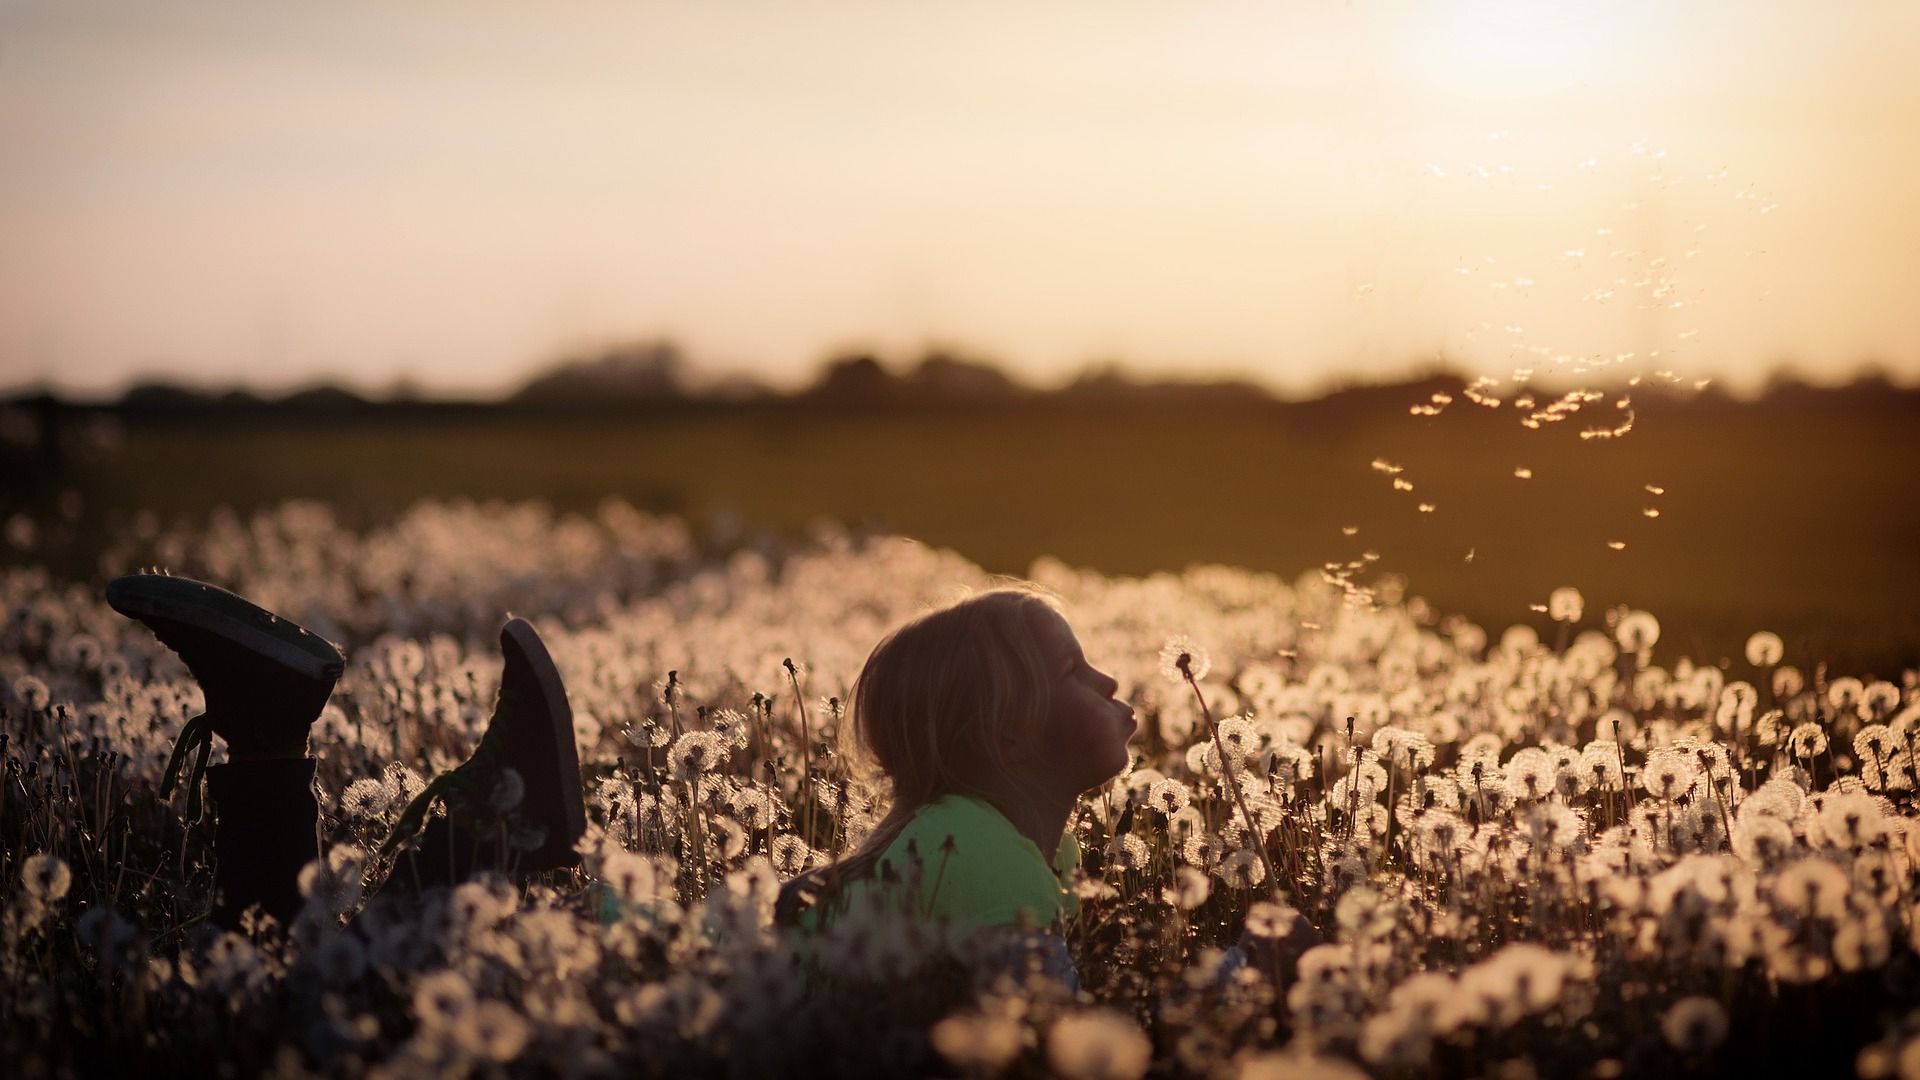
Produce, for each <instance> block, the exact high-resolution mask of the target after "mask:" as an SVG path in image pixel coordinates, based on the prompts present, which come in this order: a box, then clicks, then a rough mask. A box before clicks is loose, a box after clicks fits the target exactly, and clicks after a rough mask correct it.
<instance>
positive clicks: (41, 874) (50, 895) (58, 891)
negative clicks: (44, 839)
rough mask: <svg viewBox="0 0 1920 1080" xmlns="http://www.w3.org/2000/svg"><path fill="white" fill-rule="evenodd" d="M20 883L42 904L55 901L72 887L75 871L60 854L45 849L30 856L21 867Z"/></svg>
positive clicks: (29, 894) (28, 893)
mask: <svg viewBox="0 0 1920 1080" xmlns="http://www.w3.org/2000/svg"><path fill="white" fill-rule="evenodd" d="M20 885H21V887H22V888H24V889H26V891H27V895H28V896H30V897H32V898H33V899H34V900H36V901H38V902H40V903H42V904H51V903H55V902H57V901H58V900H60V898H61V897H64V896H66V895H67V889H69V888H70V887H72V885H73V871H72V870H71V869H69V868H68V866H67V864H66V863H65V862H64V861H63V860H62V859H61V858H60V856H58V855H52V854H49V853H47V852H44V851H43V852H40V853H38V854H35V855H30V856H28V857H27V861H26V862H25V863H24V864H23V865H22V866H21V867H20Z"/></svg>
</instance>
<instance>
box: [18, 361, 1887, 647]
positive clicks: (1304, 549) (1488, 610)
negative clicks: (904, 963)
mask: <svg viewBox="0 0 1920 1080" xmlns="http://www.w3.org/2000/svg"><path fill="white" fill-rule="evenodd" d="M1912 401H1913V396H1912V395H1891V396H1889V397H1888V398H1887V399H1885V400H1884V401H1880V402H1877V403H1870V404H1869V405H1868V406H1862V405H1861V403H1860V401H1859V400H1858V399H1846V401H1845V403H1844V404H1843V403H1842V399H1840V398H1837V397H1836V398H1832V399H1829V398H1826V397H1822V396H1820V395H1812V396H1809V397H1807V398H1805V399H1803V400H1795V401H1790V402H1779V401H1768V402H1766V403H1763V404H1761V405H1753V406H1743V405H1738V404H1735V403H1731V402H1726V401H1724V400H1705V401H1693V402H1689V401H1685V400H1680V399H1660V400H1659V401H1656V402H1653V403H1645V402H1643V403H1639V404H1638V405H1637V408H1638V422H1637V424H1636V426H1635V428H1634V430H1633V431H1632V432H1631V433H1629V434H1627V435H1626V436H1624V437H1621V438H1617V439H1610V440H1581V439H1579V438H1578V437H1577V433H1578V428H1579V427H1581V426H1591V424H1590V423H1588V424H1583V423H1582V419H1583V418H1576V419H1575V420H1573V421H1571V422H1568V423H1564V424H1558V425H1549V426H1548V427H1547V428H1545V429H1543V430H1538V431H1530V430H1526V429H1523V428H1522V427H1521V426H1520V425H1519V424H1518V423H1517V416H1516V415H1515V414H1514V412H1513V411H1512V410H1511V409H1503V410H1500V411H1498V412H1493V411H1489V410H1485V409H1481V408H1477V407H1475V406H1471V405H1468V404H1465V403H1460V404H1456V405H1454V406H1453V407H1452V408H1450V409H1449V410H1448V411H1446V412H1445V413H1443V414H1442V415H1440V416H1438V417H1432V418H1417V417H1411V416H1409V415H1408V414H1407V411H1406V401H1403V400H1401V399H1399V398H1397V397H1394V396H1392V395H1391V394H1388V393H1384V392H1370V393H1369V394H1367V395H1358V396H1355V397H1353V398H1351V399H1349V400H1345V401H1334V400H1329V401H1323V402H1317V403H1308V404H1304V405H1290V406H1282V405H1273V406H1266V405H1260V406H1253V405H1249V406H1246V407H1238V408H1235V407H1219V408H1202V407H1197V406H1192V405H1188V406H1183V407H1178V408H1163V409H1156V408H1151V407H1147V406H1142V405H1132V406H1121V407H1115V408H1112V409H1107V410H1101V409H1093V408H1086V407H1081V408H1061V407H1052V406H1016V407H1006V408H999V409H994V410H947V411H925V410H923V411H920V412H893V413H871V414H861V413H854V412H835V411H824V410H812V411H809V410H806V409H803V408H800V407H797V406H784V407H773V408H755V409H734V410H720V409H692V410H683V411H669V410H659V411H653V412H649V413H646V414H640V415H627V416H609V415H571V416H569V415H552V414H548V415H539V414H514V413H508V412H500V411H468V412H457V411H449V412H442V413H404V412H396V411H391V410H389V411H375V412H370V413H367V414H362V415H356V416H351V417H345V418H339V417H336V418H332V419H320V418H313V417H307V418H304V419H301V420H298V421H297V422H295V421H285V420H273V419H271V418H269V417H266V416H262V415H255V414H248V415H245V416H239V417H212V418H200V419H193V420H183V419H181V418H179V417H173V418H170V419H169V418H164V417H163V418H155V417H152V416H148V417H145V418H141V417H139V416H135V415H130V416H127V417H124V418H121V420H120V421H119V423H120V435H119V437H118V438H117V440H115V441H114V444H113V445H110V446H107V447H100V448H94V449H88V450H80V451H75V452H73V453H71V454H70V455H69V459H68V462H67V469H66V475H65V476H64V477H63V478H61V484H60V486H61V487H63V488H70V489H73V490H77V491H78V492H79V493H80V494H81V496H82V511H81V516H80V520H79V523H78V524H77V525H76V526H74V527H73V528H72V529H71V531H69V532H65V533H62V532H60V531H58V530H56V531H54V532H50V533H48V534H47V535H46V538H45V540H44V543H45V544H50V545H61V544H64V545H67V546H68V549H69V550H67V552H66V555H67V556H68V557H67V559H66V560H65V563H66V565H68V566H69V567H76V568H84V567H90V566H91V565H92V564H91V562H90V561H88V559H89V558H90V552H89V551H88V548H87V543H88V540H87V538H88V536H89V535H97V534H98V533H99V531H100V530H102V529H103V528H104V527H106V526H108V525H110V524H111V523H113V522H115V521H124V520H125V519H126V518H127V517H129V516H130V515H131V514H133V513H134V512H135V511H138V510H141V509H147V510H152V511H155V512H157V513H159V514H161V515H162V516H163V517H164V518H168V519H171V518H172V517H173V516H175V515H179V514H189V515H197V514H204V513H205V512H206V511H208V510H209V509H211V508H212V507H214V506H216V505H219V504H227V505H231V506H234V507H236V508H240V509H245V508H248V507H253V506H257V505H261V504H265V503H270V502H274V501H278V500H281V499H285V498H290V497H301V498H317V499H323V500H326V501H328V502H330V503H332V504H334V505H335V507H336V508H337V510H338V511H339V512H340V513H341V515H342V516H343V517H344V518H345V519H347V520H349V521H357V522H368V521H373V520H377V519H379V518H382V517H384V516H388V515H391V514H393V513H395V512H397V511H398V510H400V509H401V508H403V507H405V506H406V505H407V504H409V503H411V502H413V501H414V500H417V499H420V498H425V497H449V496H467V497H473V498H478V499H545V500H547V501H549V502H551V503H553V504H554V505H555V506H557V507H559V508H561V509H586V508H591V507H592V506H593V505H594V504H596V503H597V502H598V501H599V500H600V499H602V498H604V497H606V496H609V495H612V496H619V497H622V498H625V499H627V500H629V501H631V502H633V503H634V504H635V505H637V506H640V507H642V508H645V509H649V510H656V511H665V512H672V513H677V514H682V515H686V516H688V517H689V518H691V519H693V520H695V521H696V522H702V523H710V522H712V521H714V520H715V519H716V518H718V517H721V516H725V517H728V518H730V519H731V520H734V521H737V522H739V523H741V524H743V525H744V526H746V527H747V528H748V529H754V528H765V529H771V530H776V531H793V530H799V529H802V528H804V527H805V526H806V525H807V524H808V523H809V522H810V521H813V520H815V519H818V518H821V517H826V518H833V519H837V520H840V521H843V522H848V523H851V524H855V525H860V526H874V527H884V528H890V529H894V530H898V531H900V532H903V533H906V534H908V535H911V536H915V537H918V538H921V539H923V540H925V541H927V542H929V543H932V544H936V545H941V546H947V547H952V548H955V549H957V550H958V551H960V552H962V553H963V554H965V555H967V556H969V557H971V558H973V559H975V560H977V561H979V562H980V563H982V564H983V565H985V566H987V567H988V568H990V569H993V570H998V571H1004V572H1008V573H1020V572H1022V571H1024V570H1025V569H1026V568H1027V567H1028V566H1029V565H1030V564H1031V562H1032V560H1033V559H1034V558H1035V557H1036V556H1040V555H1053V556H1057V557H1059V558H1061V559H1063V560H1065V561H1067V562H1069V563H1072V564H1077V565H1084V566H1088V567H1092V568H1097V569H1100V570H1102V571H1106V572H1110V573H1146V572H1151V571H1155V570H1163V569H1173V570H1177V569H1180V568H1182V567H1184V566H1187V565H1190V564H1193V563H1203V562H1221V563H1230V564H1235V565H1241V566H1247V567H1253V568H1258V569H1265V570H1271V571H1276V572H1279V573H1282V574H1285V575H1289V576H1291V575H1293V574H1297V573H1300V572H1302V571H1305V570H1309V569H1313V568H1317V567H1319V566H1320V565H1321V564H1323V563H1326V562H1329V561H1334V560H1347V559H1351V558H1357V557H1359V556H1360V554H1361V553H1362V552H1364V551H1372V552H1375V553H1377V554H1378V556H1379V559H1378V562H1377V563H1376V564H1375V566H1376V567H1377V568H1378V570H1380V571H1384V572H1390V573H1396V574H1401V575H1404V576H1405V578H1406V579H1407V582H1408V586H1409V589H1410V591H1411V592H1413V593H1415V594H1418V595H1421V596H1424V597H1426V598H1428V599H1429V600H1430V601H1431V602H1432V603H1433V604H1434V606H1435V607H1436V608H1437V609H1439V610H1440V611H1442V612H1456V611H1457V612H1461V613H1464V614H1466V615H1467V616H1469V617H1471V618H1473V619H1475V620H1476V621H1479V622H1481V623H1482V624H1483V625H1487V626H1489V627H1492V628H1496V629H1497V628H1499V627H1502V626H1505V625H1507V624H1508V623H1511V622H1517V621H1532V622H1535V623H1537V624H1540V625H1544V624H1545V617H1544V616H1542V615H1538V614H1535V613H1532V612H1530V611H1529V608H1528V605H1529V604H1530V603H1544V601H1545V598H1546V595H1547V593H1548V592H1549V591H1550V590H1551V589H1553V588H1555V587H1557V586H1561V585H1572V586H1575V587H1578V588H1579V589H1581V590H1582V592H1583V593H1584V594H1585V596H1586V599H1587V605H1588V611H1589V621H1592V620H1593V619H1594V618H1595V617H1597V615H1598V613H1599V612H1600V611H1601V610H1602V609H1604V608H1606V607H1608V606H1611V605H1615V604H1628V605H1632V606H1635V607H1642V608H1646V609H1649V610H1652V611H1654V612H1655V613H1656V614H1658V615H1659V616H1660V617H1661V619H1662V621H1663V624H1664V626H1665V628H1666V631H1665V632H1666V635H1667V637H1668V639H1669V641H1671V642H1673V643H1674V644H1676V645H1677V646H1679V647H1681V648H1684V649H1685V650H1686V651H1688V652H1690V653H1693V654H1694V655H1704V656H1723V655H1724V656H1735V657H1737V656H1738V655H1739V650H1740V646H1741V643H1742V642H1744V641H1745V639H1746V636H1747V635H1748V634H1749V633H1751V632H1752V631H1755V630H1759V629H1772V630H1774V631H1776V632H1778V633H1780V634H1781V635H1782V636H1783V637H1785V638H1786V639H1787V641H1788V642H1789V648H1790V649H1791V650H1793V655H1795V656H1797V657H1798V658H1800V659H1801V660H1802V661H1811V660H1813V659H1818V658H1825V659H1829V660H1832V661H1834V662H1836V663H1837V664H1841V665H1844V666H1847V667H1852V668H1858V667H1868V668H1871V669H1874V670H1878V671H1880V672H1881V673H1883V674H1885V673H1890V672H1891V671H1892V670H1893V669H1894V668H1895V667H1896V666H1897V665H1902V664H1913V663H1915V662H1917V661H1920V560H1916V558H1915V557H1914V546H1913V545H1914V543H1915V540H1916V538H1920V491H1917V490H1916V485H1915V482H1914V463H1916V462H1920V423H1917V422H1916V420H1920V413H1916V410H1915V409H1914V407H1913V404H1912ZM1608 413H1609V417H1610V416H1611V415H1613V413H1612V410H1608ZM1376 457H1378V458H1384V459H1386V460H1387V461H1389V462H1392V463H1394V464H1398V465H1400V466H1402V467H1404V469H1405V472H1404V473H1402V474H1400V476H1401V477H1402V478H1403V479H1406V480H1409V481H1410V482H1412V483H1413V485H1414V490H1413V491H1411V492H1404V491H1395V490H1394V489H1393V488H1392V478H1391V477H1390V476H1388V475H1386V474H1384V473H1382V472H1379V471H1376V470H1375V469H1373V468H1372V467H1371V466H1370V462H1371V461H1372V460H1373V459H1375V458H1376ZM1517 467H1526V468H1529V469H1531V470H1532V478H1531V479H1519V478H1517V477H1516V476H1515V475H1514V471H1515V469H1516V468H1517ZM25 468H30V466H24V465H22V466H14V465H10V466H9V469H10V470H11V469H25ZM1647 485H1653V486H1655V487H1659V488H1662V489H1663V491H1664V493H1662V494H1657V495H1656V494H1654V493H1652V492H1651V491H1649V490H1648V489H1647ZM1422 502H1428V503H1431V504H1432V505H1433V507H1434V509H1433V510H1432V511H1431V512H1426V513H1423V512H1420V511H1419V510H1418V509H1417V507H1418V505H1419V504H1420V503H1422ZM1648 508H1652V509H1656V510H1658V512H1659V516H1658V517H1657V518H1654V517H1648V516H1646V515H1645V513H1644V511H1645V510H1646V509H1648ZM1343 526H1357V527H1358V532H1357V533H1356V534H1355V535H1353V536H1351V537H1349V536H1347V535H1344V533H1343V531H1342V527H1343ZM62 537H64V539H62ZM1609 541H1624V542H1625V545H1626V546H1625V548H1624V549H1623V550H1617V551H1616V550H1613V549H1611V548H1609V547H1608V546H1607V545H1608V542H1609ZM1469 552H1471V553H1472V558H1471V560H1469V559H1468V553H1469ZM39 557H41V558H45V557H46V553H45V552H41V553H40V554H39ZM53 561H55V562H56V563H58V562H61V560H59V559H55V560H53Z"/></svg>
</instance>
